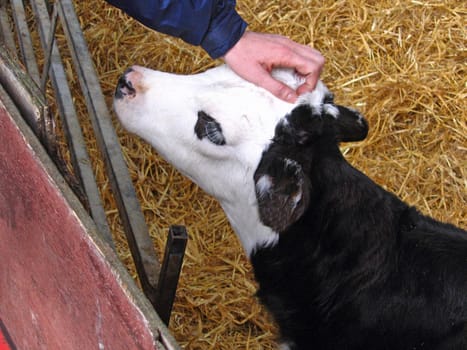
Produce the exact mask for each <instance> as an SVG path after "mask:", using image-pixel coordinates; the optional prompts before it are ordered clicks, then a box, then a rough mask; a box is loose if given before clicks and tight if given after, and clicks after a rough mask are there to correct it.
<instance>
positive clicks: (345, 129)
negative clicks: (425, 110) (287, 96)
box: [251, 105, 467, 350]
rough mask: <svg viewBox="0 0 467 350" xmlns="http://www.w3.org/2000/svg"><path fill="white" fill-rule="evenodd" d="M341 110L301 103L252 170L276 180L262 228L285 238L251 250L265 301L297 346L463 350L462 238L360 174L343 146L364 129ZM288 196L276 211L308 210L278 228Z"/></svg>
mask: <svg viewBox="0 0 467 350" xmlns="http://www.w3.org/2000/svg"><path fill="white" fill-rule="evenodd" d="M338 109H339V117H338V118H334V117H332V116H330V115H327V114H326V113H325V111H324V112H321V113H320V114H318V112H317V111H316V110H314V109H312V108H310V107H308V106H305V105H303V106H299V107H297V108H296V109H295V110H294V111H292V113H291V114H290V115H289V116H288V117H287V122H286V123H281V124H280V125H278V127H277V129H276V136H275V138H274V140H273V143H272V144H271V146H270V147H269V148H268V150H266V151H265V152H264V154H263V157H262V160H261V162H260V164H259V166H258V169H257V170H256V173H255V181H256V182H258V181H259V180H260V179H261V178H262V177H263V176H267V177H268V179H269V180H270V183H271V184H272V185H271V188H270V189H269V190H268V191H266V192H261V193H259V192H258V193H257V197H258V203H259V212H260V217H261V220H262V221H263V222H264V223H265V224H266V225H268V226H270V227H272V228H273V229H275V230H276V231H278V232H279V234H280V238H279V241H278V243H277V245H275V246H272V247H263V248H259V249H257V250H256V251H255V252H254V253H253V254H252V257H251V260H252V264H253V267H254V272H255V277H256V279H257V281H258V283H259V290H258V297H259V298H260V300H261V301H262V302H263V303H264V304H265V305H266V306H267V308H268V309H269V310H270V312H271V313H272V314H273V316H274V317H275V319H276V321H277V323H278V325H279V327H280V330H281V334H282V337H283V340H284V341H285V342H287V343H290V344H291V349H300V350H301V349H313V350H321V349H323V350H324V349H329V350H345V349H360V350H375V349H376V350H377V349H388V350H389V349H390V350H406V349H407V350H409V349H430V350H431V349H451V350H454V349H455V350H465V349H467V341H466V336H467V232H466V231H464V230H461V229H460V228H456V227H454V226H452V225H449V224H445V223H440V222H437V221H435V220H433V219H431V218H429V217H426V216H423V215H421V214H420V213H419V212H417V210H416V209H414V208H412V207H409V206H408V205H406V204H405V203H403V202H402V201H401V200H399V199H398V198H397V197H396V196H394V195H393V194H391V193H389V192H387V191H385V190H384V189H382V188H381V187H380V186H378V185H376V184H375V183H374V182H373V181H372V180H370V179H369V178H368V177H367V176H365V175H364V174H362V173H361V172H359V171H358V170H356V169H355V168H353V167H352V166H351V165H350V164H349V163H348V162H347V161H346V160H345V159H344V157H343V156H342V154H341V152H340V150H339V148H338V142H339V141H346V140H358V139H363V138H364V137H365V136H366V131H367V125H366V122H365V121H364V120H363V119H362V118H361V117H360V116H359V115H358V114H357V113H356V112H355V111H352V110H349V109H346V108H344V107H338ZM352 121H353V122H352ZM291 161H292V162H291ZM290 164H293V166H295V167H296V168H297V169H296V170H297V171H291V170H290ZM297 177H304V178H303V179H297ZM287 181H289V182H290V184H288V185H287ZM298 182H301V184H302V186H301V187H299V186H297V183H298ZM288 191H289V195H292V196H297V191H304V192H303V193H302V194H301V196H300V198H301V200H300V202H299V203H298V204H297V205H296V207H294V206H293V205H288V206H282V207H281V208H282V209H281V210H284V211H288V210H298V211H301V214H300V215H294V214H293V213H287V212H286V213H283V214H282V216H280V218H281V219H280V220H286V221H287V220H289V221H288V222H285V223H284V222H278V219H277V218H278V217H279V215H278V211H280V210H277V208H275V205H276V204H278V203H279V205H283V203H284V202H285V200H284V196H286V195H287V192H288ZM297 198H298V197H297ZM284 218H286V219H284Z"/></svg>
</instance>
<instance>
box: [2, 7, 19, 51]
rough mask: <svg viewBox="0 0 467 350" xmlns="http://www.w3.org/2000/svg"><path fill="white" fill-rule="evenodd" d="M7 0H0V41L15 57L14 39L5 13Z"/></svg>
mask: <svg viewBox="0 0 467 350" xmlns="http://www.w3.org/2000/svg"><path fill="white" fill-rule="evenodd" d="M7 3H8V1H7V0H0V41H2V42H3V43H4V45H5V46H6V48H7V49H8V51H10V53H11V54H12V55H14V57H15V58H16V46H15V39H14V37H13V30H12V28H11V25H10V20H9V18H8V13H7V9H6V7H7Z"/></svg>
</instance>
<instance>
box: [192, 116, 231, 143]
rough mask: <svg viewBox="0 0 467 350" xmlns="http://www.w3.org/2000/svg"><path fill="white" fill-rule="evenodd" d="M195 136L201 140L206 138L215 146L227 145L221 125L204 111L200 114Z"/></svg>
mask: <svg viewBox="0 0 467 350" xmlns="http://www.w3.org/2000/svg"><path fill="white" fill-rule="evenodd" d="M195 134H196V136H198V138H199V139H200V140H202V139H203V138H205V137H206V138H207V139H208V140H209V141H211V142H212V143H213V144H215V145H218V146H222V145H225V138H224V135H223V134H222V128H221V125H220V124H219V123H218V122H217V121H216V120H215V119H214V118H213V117H211V116H210V115H208V114H207V113H205V112H203V111H199V112H198V121H197V122H196V125H195Z"/></svg>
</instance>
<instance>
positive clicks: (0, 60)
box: [0, 45, 47, 144]
mask: <svg viewBox="0 0 467 350" xmlns="http://www.w3.org/2000/svg"><path fill="white" fill-rule="evenodd" d="M10 53H11V52H10V50H5V49H4V48H3V45H0V84H1V85H3V86H4V88H5V90H7V91H8V93H9V94H10V96H11V98H12V99H13V100H14V101H15V103H16V104H17V106H18V109H19V110H20V111H21V114H22V115H23V117H24V119H25V120H26V122H27V123H28V125H29V127H30V128H31V129H32V130H33V131H34V133H35V134H36V135H38V138H39V139H40V140H41V142H42V143H44V144H45V143H46V142H45V141H44V138H43V135H42V130H40V125H41V120H42V119H43V116H44V114H45V113H47V102H46V100H45V98H44V95H43V94H42V91H40V90H39V88H38V87H37V85H36V84H35V83H34V82H33V81H32V80H31V77H30V76H29V75H28V74H26V72H25V71H24V70H23V69H22V67H21V66H20V65H19V63H18V61H17V60H16V59H15V58H13V57H11V55H10Z"/></svg>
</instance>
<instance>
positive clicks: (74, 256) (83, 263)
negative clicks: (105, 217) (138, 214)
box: [0, 101, 158, 350]
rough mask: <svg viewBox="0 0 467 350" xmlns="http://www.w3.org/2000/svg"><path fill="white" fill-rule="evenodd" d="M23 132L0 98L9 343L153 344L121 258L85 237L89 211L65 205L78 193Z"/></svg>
mask: <svg viewBox="0 0 467 350" xmlns="http://www.w3.org/2000/svg"><path fill="white" fill-rule="evenodd" d="M23 128H24V126H23ZM22 130H23V131H24V130H25V129H22ZM23 131H20V129H19V128H18V126H17V125H16V123H15V121H14V119H13V118H12V117H11V116H10V114H9V112H8V110H6V108H5V107H4V105H3V104H2V101H0V140H1V142H0V269H1V273H0V317H1V318H2V321H3V323H4V325H5V326H6V329H7V330H8V333H9V335H10V337H11V339H12V341H13V342H14V344H15V345H16V347H17V348H18V349H38V350H41V349H61V350H66V349H71V350H75V349H112V350H119V349H121V350H128V349H132V350H136V349H141V350H143V349H144V350H146V349H151V350H152V349H156V348H157V345H156V342H155V338H157V336H158V335H157V334H155V333H154V329H151V328H150V327H148V323H149V322H148V320H147V319H145V317H144V315H143V314H142V312H141V310H140V309H138V308H137V307H136V306H135V304H134V302H135V300H134V298H133V294H131V293H130V292H129V290H131V291H133V290H134V289H131V288H130V285H129V284H126V282H123V281H128V280H130V279H129V278H127V279H122V278H121V277H120V276H122V275H119V274H118V272H116V268H115V266H117V265H116V264H117V263H116V262H117V261H118V258H117V257H116V255H115V254H114V252H113V251H112V250H111V249H110V248H109V247H108V246H106V245H103V244H102V243H99V244H96V241H95V239H96V238H94V239H93V238H92V237H96V233H95V232H94V234H93V235H94V236H92V235H91V236H90V234H89V233H88V231H87V230H88V227H91V228H92V227H93V225H91V224H90V220H89V217H88V216H86V215H84V214H85V212H84V210H83V209H82V207H80V206H76V205H74V207H75V210H78V209H79V210H78V211H75V210H74V209H72V208H71V207H70V203H71V202H70V200H73V199H74V200H76V198H75V197H71V196H70V194H69V193H68V192H62V190H61V188H62V189H63V188H64V187H65V185H64V184H63V183H62V184H60V186H58V185H57V183H58V182H55V180H54V179H52V177H51V176H50V175H49V172H48V170H47V169H46V168H45V165H44V163H43V162H42V161H40V160H39V159H38V156H37V152H36V151H35V150H34V149H33V148H36V149H39V147H38V144H37V141H35V142H36V143H35V144H34V143H29V142H28V141H27V140H26V138H25V136H24V134H23V133H22V132H23ZM31 145H34V146H31ZM48 166H49V167H50V166H51V163H50V160H49V164H48ZM59 181H60V180H59ZM61 181H63V180H61ZM64 193H67V194H66V196H67V199H66V198H65V197H64ZM76 208H77V209H76ZM77 213H79V215H78V214H77ZM86 218H87V219H86ZM85 219H86V220H88V221H82V220H85ZM86 222H87V224H86V225H85V224H84V223H86ZM94 227H95V226H94ZM94 229H95V228H94ZM106 257H107V259H106ZM108 259H110V260H108ZM109 261H112V263H110V262H109ZM118 271H120V270H118ZM144 305H145V304H144ZM2 339H5V338H2ZM1 346H3V347H4V348H5V346H6V345H5V341H3V344H2V345H1ZM1 350H4V349H3V348H1Z"/></svg>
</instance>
